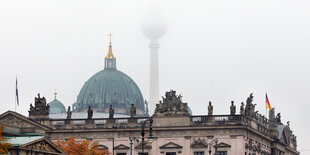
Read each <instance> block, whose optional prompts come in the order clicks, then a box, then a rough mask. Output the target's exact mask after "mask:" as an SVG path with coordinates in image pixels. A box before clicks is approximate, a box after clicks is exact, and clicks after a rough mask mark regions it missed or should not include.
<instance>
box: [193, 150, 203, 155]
mask: <svg viewBox="0 0 310 155" xmlns="http://www.w3.org/2000/svg"><path fill="white" fill-rule="evenodd" d="M194 155H205V152H203V151H197V152H194Z"/></svg>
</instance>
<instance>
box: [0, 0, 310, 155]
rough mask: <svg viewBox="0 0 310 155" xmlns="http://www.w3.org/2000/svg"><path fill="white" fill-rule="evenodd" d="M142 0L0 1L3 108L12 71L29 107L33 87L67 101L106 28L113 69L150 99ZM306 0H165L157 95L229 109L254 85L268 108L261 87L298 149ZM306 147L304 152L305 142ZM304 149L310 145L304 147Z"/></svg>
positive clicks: (307, 48) (305, 83)
mask: <svg viewBox="0 0 310 155" xmlns="http://www.w3.org/2000/svg"><path fill="white" fill-rule="evenodd" d="M148 8H149V7H148V1H146V0H127V1H124V0H113V1H109V0H101V1H99V0H97V1H81V0H66V1H61V0H55V1H42V0H27V1H22V0H20V1H18V0H1V1H0V71H1V76H0V99H1V107H2V108H0V113H3V112H5V111H7V110H14V101H15V98H14V97H15V76H16V75H17V77H18V82H19V85H18V88H19V95H20V106H19V107H17V112H19V113H22V114H24V115H26V116H28V112H27V111H28V109H29V104H30V103H33V102H34V97H35V96H36V95H37V93H41V96H45V97H46V99H47V101H48V102H50V101H52V100H53V99H54V95H53V92H54V91H55V90H57V92H58V96H57V99H58V100H60V101H61V102H63V103H64V105H65V106H66V107H67V106H69V105H72V104H73V103H74V102H75V101H76V98H77V95H78V93H79V91H80V89H81V87H82V86H83V84H84V82H85V81H86V80H88V78H90V77H91V76H92V75H94V74H95V73H96V72H98V71H100V70H102V69H103V68H104V56H105V55H106V54H107V52H108V39H109V38H108V36H107V35H108V33H110V32H111V33H113V34H114V36H113V38H112V45H113V53H114V55H115V56H116V58H117V68H118V70H120V71H122V72H124V73H126V74H127V75H129V76H130V77H131V78H132V79H133V80H134V81H135V82H136V83H137V85H138V86H139V87H140V89H141V91H142V94H143V96H144V98H145V99H148V98H149V96H148V95H149V94H148V93H149V83H148V82H149V49H148V43H149V40H148V39H147V38H145V37H144V36H143V34H142V32H141V21H142V19H143V18H144V17H145V12H147V10H148ZM309 8H310V2H309V1H308V0H299V1H292V0H291V1H289V0H271V1H270V0H250V1H249V0H234V1H231V0H222V1H216V0H209V1H206V0H195V1H190V0H169V1H163V2H162V3H161V11H162V14H163V15H164V17H165V18H166V21H167V25H168V30H167V33H166V35H165V36H164V37H163V38H162V39H160V41H159V42H160V49H159V51H160V52H159V55H160V58H159V65H160V95H164V92H165V91H168V90H170V89H174V90H176V91H177V93H181V94H182V95H183V96H184V98H183V100H184V101H185V102H188V104H189V106H190V107H191V109H192V111H193V114H207V103H208V101H209V100H210V101H212V103H213V104H214V113H215V114H229V106H230V101H232V100H233V101H235V103H236V104H237V112H239V106H240V103H241V102H244V101H245V100H246V98H247V97H248V96H249V94H250V93H254V103H256V104H257V106H256V107H257V110H259V112H260V113H261V114H265V92H267V93H268V96H269V100H270V103H271V106H272V107H275V109H276V113H278V112H281V116H282V122H283V123H284V124H286V122H287V121H290V122H291V128H292V130H293V132H294V134H296V135H297V142H298V150H299V151H301V152H302V154H303V152H305V153H307V152H308V151H310V144H309V143H307V139H309V138H310V134H309V132H308V130H307V128H309V127H310V125H309V115H308V113H309V110H310V104H309V103H310V81H309V79H310V74H309V71H310V53H309V52H310V30H309V27H310V18H309V16H310V9H309ZM303 150H304V151H303ZM308 153H309V152H308Z"/></svg>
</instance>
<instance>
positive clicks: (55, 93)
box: [54, 90, 57, 99]
mask: <svg viewBox="0 0 310 155" xmlns="http://www.w3.org/2000/svg"><path fill="white" fill-rule="evenodd" d="M54 95H55V99H56V96H57V91H56V90H55V92H54Z"/></svg>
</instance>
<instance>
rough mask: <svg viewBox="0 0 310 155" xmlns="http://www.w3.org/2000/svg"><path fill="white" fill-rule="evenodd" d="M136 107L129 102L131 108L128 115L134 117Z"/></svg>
mask: <svg viewBox="0 0 310 155" xmlns="http://www.w3.org/2000/svg"><path fill="white" fill-rule="evenodd" d="M136 113H137V112H136V107H135V105H134V104H131V108H130V117H132V118H133V117H135V116H136Z"/></svg>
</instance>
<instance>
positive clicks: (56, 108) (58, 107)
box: [49, 98, 66, 114]
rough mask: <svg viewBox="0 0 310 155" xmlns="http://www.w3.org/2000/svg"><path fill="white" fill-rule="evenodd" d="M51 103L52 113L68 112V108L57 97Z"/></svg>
mask: <svg viewBox="0 0 310 155" xmlns="http://www.w3.org/2000/svg"><path fill="white" fill-rule="evenodd" d="M49 105H50V111H49V113H50V114H59V113H66V108H65V106H64V105H63V104H62V103H61V102H60V101H58V100H57V99H56V98H55V99H54V100H53V101H52V102H50V103H49Z"/></svg>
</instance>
